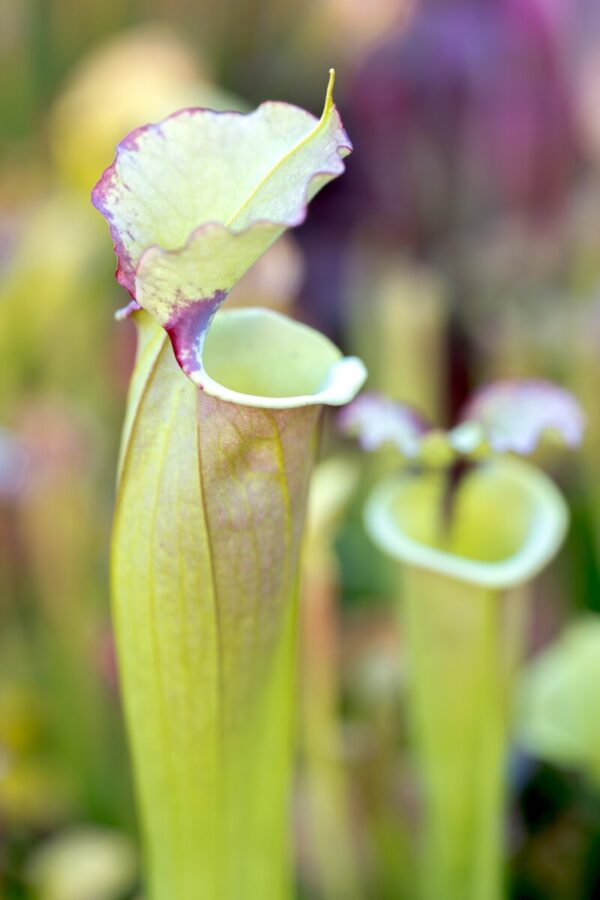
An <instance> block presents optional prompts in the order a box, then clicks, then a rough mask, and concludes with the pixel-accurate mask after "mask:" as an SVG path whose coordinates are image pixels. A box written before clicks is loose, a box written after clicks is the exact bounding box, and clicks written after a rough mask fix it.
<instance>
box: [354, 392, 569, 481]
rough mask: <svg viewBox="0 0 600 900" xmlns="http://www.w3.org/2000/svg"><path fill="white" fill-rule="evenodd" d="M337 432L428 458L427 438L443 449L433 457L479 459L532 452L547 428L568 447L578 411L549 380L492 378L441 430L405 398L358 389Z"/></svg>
mask: <svg viewBox="0 0 600 900" xmlns="http://www.w3.org/2000/svg"><path fill="white" fill-rule="evenodd" d="M337 421H338V426H339V428H340V431H342V433H344V434H347V435H351V436H352V437H356V438H357V440H358V442H359V444H360V446H361V447H362V449H363V450H377V449H378V448H379V447H381V446H383V445H384V444H392V445H394V446H395V447H396V449H397V450H399V451H400V453H401V455H402V456H403V457H404V458H405V459H407V460H420V461H422V462H426V461H427V458H428V457H427V454H428V446H429V449H431V439H432V438H433V439H435V440H436V444H437V446H436V447H434V449H435V450H437V451H439V449H440V448H441V447H442V445H443V446H444V447H445V448H446V450H447V452H446V453H443V454H442V455H441V456H440V455H439V452H438V454H437V458H438V460H439V459H441V460H442V462H444V463H448V464H449V463H451V462H453V461H454V460H456V459H457V458H460V457H466V458H471V457H474V458H479V457H480V456H482V455H486V454H488V453H489V452H490V451H491V452H492V453H518V454H519V455H521V456H527V455H529V454H530V453H533V451H534V450H535V448H536V447H537V445H538V444H539V442H540V440H541V439H542V437H543V436H544V435H545V434H547V433H548V432H551V433H553V434H555V435H558V436H559V437H560V438H561V439H562V440H563V442H564V443H565V444H566V446H568V447H576V446H578V445H579V444H580V443H581V440H582V438H583V430H584V427H585V417H584V414H583V411H582V409H581V407H580V405H579V403H578V402H577V400H576V399H575V397H573V395H572V394H570V393H569V392H568V391H566V390H565V389H564V388H561V387H559V386H558V385H556V384H552V382H550V381H542V380H541V379H522V380H519V379H515V380H512V381H497V382H494V383H493V384H489V385H487V386H485V387H483V388H480V389H479V390H478V391H476V392H475V393H474V394H473V396H472V397H471V399H470V400H469V402H468V403H467V405H466V406H465V408H464V410H463V412H462V414H461V416H460V421H459V424H457V425H456V426H455V427H454V428H452V429H450V430H449V431H442V430H441V429H437V428H434V426H433V425H432V424H431V423H430V422H429V421H428V420H427V419H426V418H425V417H424V416H422V415H421V414H420V413H418V412H417V411H416V410H414V409H413V408H412V407H411V406H408V405H407V404H405V403H398V402H397V401H395V400H390V399H388V398H387V397H383V396H382V395H380V394H377V393H365V394H361V395H360V396H359V397H357V398H356V400H354V401H353V402H352V403H350V404H349V405H348V406H347V407H345V409H344V410H343V411H342V412H341V413H340V414H339V416H338V420H337Z"/></svg>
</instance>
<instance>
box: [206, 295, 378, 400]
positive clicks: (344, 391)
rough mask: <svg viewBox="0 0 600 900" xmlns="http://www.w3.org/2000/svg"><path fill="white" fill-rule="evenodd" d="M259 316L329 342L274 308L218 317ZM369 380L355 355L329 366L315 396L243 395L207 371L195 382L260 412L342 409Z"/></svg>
mask: <svg viewBox="0 0 600 900" xmlns="http://www.w3.org/2000/svg"><path fill="white" fill-rule="evenodd" d="M257 313H260V314H261V316H265V317H269V318H273V319H280V320H285V321H286V322H287V323H293V325H294V327H295V328H297V329H298V331H299V333H302V332H304V333H312V334H318V335H319V336H320V337H321V338H323V340H327V338H325V337H324V335H322V334H321V333H320V332H318V331H316V330H315V329H313V328H311V327H310V326H309V325H304V324H303V323H302V322H296V321H295V320H294V319H290V317H289V316H285V315H283V314H282V313H279V312H276V311H275V310H271V309H263V308H261V307H244V308H240V309H229V310H223V311H220V312H219V315H221V316H223V315H226V316H237V317H238V318H244V317H245V316H254V315H256V314H257ZM332 346H333V345H332ZM366 378H367V369H366V367H365V364H364V363H363V362H362V360H360V359H359V358H358V357H356V356H341V355H340V358H339V359H338V360H336V361H335V362H333V363H332V365H331V366H330V367H329V370H328V371H327V374H326V376H325V378H324V380H323V382H322V383H321V385H320V387H319V389H318V390H317V391H315V392H314V393H312V394H299V395H297V396H293V397H262V396H259V395H257V394H244V393H241V392H240V391H234V390H232V389H231V388H228V387H226V386H225V385H223V384H220V383H219V382H218V381H215V379H214V378H212V377H211V376H210V375H209V374H208V372H207V371H206V370H205V369H202V370H201V371H199V372H198V373H197V375H196V377H193V378H192V380H193V382H194V384H195V385H196V386H197V387H198V388H200V389H201V390H203V391H204V392H205V393H207V394H208V395H209V396H211V397H216V398H217V399H219V400H225V401H226V402H227V403H237V404H239V405H241V406H252V407H258V408H260V409H295V408H297V407H299V406H321V405H323V406H343V405H344V404H346V403H349V402H350V400H353V399H354V397H355V396H356V395H357V393H358V392H359V390H360V389H361V387H362V386H363V384H364V383H365V381H366Z"/></svg>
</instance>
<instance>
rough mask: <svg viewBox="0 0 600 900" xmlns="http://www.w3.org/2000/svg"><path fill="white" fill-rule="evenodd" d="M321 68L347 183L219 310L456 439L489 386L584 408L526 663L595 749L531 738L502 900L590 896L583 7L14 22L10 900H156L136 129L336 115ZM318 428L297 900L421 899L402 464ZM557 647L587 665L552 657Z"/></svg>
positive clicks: (590, 573) (19, 2)
mask: <svg viewBox="0 0 600 900" xmlns="http://www.w3.org/2000/svg"><path fill="white" fill-rule="evenodd" d="M330 66H334V67H335V68H336V71H337V81H336V101H337V104H338V107H339V109H340V111H341V114H342V117H343V119H344V123H345V125H346V127H347V129H348V132H349V134H350V136H351V138H352V140H353V142H354V147H355V152H354V154H353V156H352V157H351V158H350V159H349V161H348V168H347V173H346V174H345V175H344V176H343V178H341V179H340V180H339V181H336V182H334V183H333V184H332V185H330V186H329V187H328V188H327V189H326V190H325V191H324V192H323V193H322V194H321V195H319V196H318V197H317V199H316V200H315V201H314V203H313V204H312V206H311V211H310V215H309V218H308V221H307V223H306V224H305V225H304V226H302V228H301V229H300V230H299V231H298V232H294V233H293V234H292V235H291V236H286V237H285V238H284V239H283V240H281V241H280V242H279V243H278V244H276V245H275V246H274V247H273V248H272V250H271V251H269V253H268V254H267V255H266V256H265V257H264V258H263V260H261V262H260V263H259V264H258V266H257V267H256V269H255V270H254V271H252V272H251V273H249V275H248V276H247V277H246V278H245V279H244V280H243V283H242V284H240V285H239V287H238V288H236V290H235V291H234V294H233V295H232V297H231V300H230V302H231V303H236V302H237V303H240V304H242V303H246V304H260V305H268V306H273V307H275V308H279V309H282V310H284V311H286V312H287V313H288V314H290V315H294V316H297V317H298V318H300V319H302V320H303V321H306V322H308V323H310V324H313V325H315V326H317V327H319V328H320V329H322V330H323V331H325V332H326V333H327V334H328V335H330V336H331V337H332V338H333V339H335V340H336V341H337V342H338V343H339V344H340V346H342V347H343V348H344V350H346V351H348V352H353V353H357V354H359V355H360V356H362V357H363V359H364V360H365V361H366V363H367V366H368V367H369V370H370V380H369V386H370V387H371V388H374V389H379V390H382V391H384V392H385V393H386V394H388V395H389V396H391V397H394V398H396V399H399V400H404V401H407V402H409V403H412V404H414V405H416V406H418V407H419V408H420V409H422V410H423V411H424V412H426V413H428V414H429V415H430V416H431V417H433V418H434V419H435V420H436V421H437V422H439V423H441V424H448V423H450V422H451V421H452V420H453V416H454V414H455V412H456V410H457V409H458V408H459V407H460V406H461V405H462V403H463V401H464V400H465V398H466V396H467V395H468V394H469V392H470V391H471V389H472V388H473V387H475V386H477V385H479V384H481V383H483V382H486V381H489V380H492V379H495V378H500V377H514V376H542V377H548V378H552V379H554V380H556V381H558V382H559V383H561V384H562V385H564V386H565V387H567V388H569V389H570V390H572V391H573V392H574V393H575V394H576V396H577V397H578V398H579V400H580V402H581V403H582V405H583V406H584V408H585V409H586V413H587V416H588V428H587V432H586V439H585V445H584V447H583V449H582V450H581V452H580V453H578V454H576V455H574V456H572V457H567V456H566V454H564V453H562V452H560V451H558V450H556V449H554V448H547V449H545V450H542V451H540V452H539V454H538V460H537V461H538V462H539V463H540V464H541V465H543V466H544V467H545V468H546V469H547V470H548V471H550V472H551V473H552V475H553V476H554V477H555V478H556V480H557V481H558V482H559V484H560V485H561V486H562V487H563V489H564V491H565V493H566V496H567V499H568V502H569V505H570V507H571V513H572V525H571V530H570V534H569V538H568V542H567V546H566V548H565V549H564V550H563V552H562V554H561V556H560V558H559V559H558V561H557V562H556V563H555V564H554V565H553V567H552V569H551V571H549V572H547V573H546V574H545V575H544V576H543V577H542V578H540V579H539V580H538V582H537V584H536V586H535V590H534V596H533V597H532V609H531V623H530V635H529V642H528V648H527V656H528V660H530V662H529V663H528V665H531V666H533V665H534V662H533V661H534V660H535V661H536V663H537V664H539V661H540V659H544V660H545V661H546V662H547V660H548V658H549V659H550V663H548V665H550V666H552V665H554V663H556V666H558V667H559V668H560V666H566V667H567V669H568V670H569V673H570V675H569V678H570V681H569V679H566V680H567V682H568V683H569V684H574V685H576V687H575V688H574V689H573V690H574V691H575V694H573V693H571V694H569V693H568V692H567V697H566V700H565V701H564V703H565V704H566V708H567V711H568V710H569V709H570V706H571V705H572V704H573V703H574V702H575V701H574V699H573V698H574V696H576V698H577V703H578V705H579V708H580V716H579V721H580V722H584V723H587V724H588V725H590V723H591V725H590V727H589V728H587V730H586V729H585V728H583V727H582V731H581V734H579V733H577V734H576V735H575V738H576V740H575V743H577V741H579V744H577V747H578V749H577V752H573V753H572V754H571V755H570V756H569V755H568V754H567V755H566V757H565V754H562V755H561V754H559V753H556V752H555V751H554V748H553V746H552V744H551V742H550V745H549V746H547V747H546V746H544V745H543V742H541V743H540V745H539V746H537V747H534V748H533V749H532V747H531V746H530V745H528V742H527V740H525V739H520V737H519V728H518V726H517V727H516V732H515V741H514V749H513V752H512V755H511V771H510V786H511V797H510V810H509V822H508V854H509V857H508V863H509V870H510V892H511V897H513V898H520V900H538V898H540V900H541V898H543V900H563V898H564V900H588V898H589V900H591V898H594V897H598V896H600V797H599V793H598V790H599V786H600V777H599V773H600V728H598V726H596V727H595V729H594V727H592V726H593V724H594V723H595V722H596V721H597V719H598V717H599V716H600V637H599V635H598V628H597V623H598V619H597V618H596V616H598V614H599V613H600V556H599V554H600V403H599V398H600V5H599V4H598V0H414V2H410V0H368V2H366V0H260V2H259V0H221V2H219V3H214V2H210V0H196V2H192V0H170V2H169V3H166V2H164V0H0V897H2V898H3V900H4V898H6V900H22V898H37V900H133V898H138V897H139V890H140V881H139V870H138V844H137V831H136V824H135V816H134V811H133V803H132V794H131V786H130V773H129V762H128V758H127V751H126V746H125V741H124V736H123V726H122V721H121V713H120V709H119V696H118V686H117V675H116V667H115V660H114V654H113V645H112V639H111V629H110V619H109V597H108V562H107V560H108V547H109V536H110V522H111V514H112V503H113V498H114V472H115V466H116V454H117V449H118V440H119V432H120V426H121V421H122V417H123V410H124V404H125V396H126V390H127V384H128V378H129V373H130V371H131V366H132V361H133V353H134V349H135V337H134V334H133V326H132V325H131V324H130V323H127V322H126V323H121V324H117V323H115V321H114V320H113V312H114V311H115V310H116V309H117V308H118V307H119V306H121V305H123V304H124V302H125V298H124V295H123V292H122V291H121V289H120V288H119V287H118V286H117V284H116V282H115V281H114V277H113V271H114V257H113V252H112V247H111V244H110V240H109V238H108V234H107V231H106V228H105V225H104V222H102V220H101V218H100V216H99V215H98V214H97V213H96V212H95V210H93V208H92V206H91V203H90V199H89V194H90V190H91V188H92V187H93V185H94V183H95V181H96V180H97V178H98V177H99V175H100V174H101V172H102V170H103V169H104V168H105V167H106V166H108V165H109V164H110V162H111V161H112V158H113V153H114V146H115V144H116V142H117V141H118V140H119V139H120V138H121V137H123V135H124V134H125V133H126V132H127V131H129V130H130V129H131V128H133V127H135V126H137V125H139V124H142V123H145V122H148V121H153V120H157V119H159V118H161V117H163V116H165V115H167V114H168V113H170V112H172V111H174V110H175V109H178V108H181V107H183V106H189V105H201V106H209V107H214V108H219V109H225V108H235V109H241V110H245V109H250V108H252V107H253V106H254V105H256V104H257V103H258V102H260V101H262V100H264V99H286V100H289V101H292V102H295V103H298V104H300V105H302V106H305V107H306V108H308V109H310V110H312V111H313V112H315V113H317V114H318V113H319V111H320V108H321V106H322V102H323V96H324V91H325V87H326V81H327V71H328V68H329V67H330ZM329 426H330V427H328V429H327V430H326V435H325V440H324V450H323V455H324V457H326V459H325V461H324V462H323V463H322V464H321V466H320V468H319V471H318V472H317V476H316V479H315V484H314V490H313V496H312V498H311V515H310V519H309V539H308V541H307V547H306V554H305V556H306V558H305V575H304V587H303V602H302V622H301V624H302V646H301V653H302V662H303V666H302V678H301V682H300V685H299V697H298V720H299V738H298V777H297V785H296V790H295V799H294V832H295V847H296V856H297V867H296V868H297V883H298V897H299V898H302V900H359V898H368V900H388V898H390V900H391V898H395V900H397V898H400V900H403V898H407V900H412V898H414V888H412V889H411V885H414V866H415V847H414V842H413V838H412V835H413V831H414V821H415V818H418V806H419V797H418V787H417V785H416V779H415V773H414V766H413V763H412V760H411V757H410V753H409V751H408V747H407V734H406V716H405V712H404V691H405V686H406V681H407V673H406V666H405V659H404V653H403V641H402V628H401V625H400V626H399V625H398V623H397V620H396V613H395V605H394V597H395V593H396V577H395V572H394V570H393V566H391V565H390V563H389V562H387V561H386V560H384V559H383V558H382V557H380V556H379V554H378V553H377V551H375V549H374V548H373V547H372V546H371V545H370V543H369V541H368V539H367V537H366V535H365V533H364V531H363V528H362V524H361V508H362V502H363V499H364V496H365V493H366V491H367V490H368V488H369V486H370V485H371V484H372V483H373V482H374V480H376V479H377V478H378V477H380V475H381V474H382V473H383V472H384V471H385V470H386V469H389V468H390V467H393V466H395V465H397V460H394V458H393V456H391V455H390V456H389V457H388V454H385V453H384V454H382V455H381V456H378V457H373V458H369V459H367V458H363V459H361V458H360V457H359V455H358V453H357V451H356V450H355V448H354V447H353V446H352V444H351V442H343V441H342V440H341V439H340V438H339V436H337V435H336V433H335V427H334V425H333V423H332V422H330V423H329ZM572 628H577V629H580V631H579V632H578V633H579V634H580V636H581V634H583V635H584V638H583V639H584V640H585V641H588V644H586V646H588V647H589V652H587V655H586V654H585V653H583V652H580V651H579V650H578V649H577V648H576V649H575V650H574V651H573V644H572V643H571V644H570V645H569V647H570V648H571V650H569V649H568V648H567V650H564V647H563V644H562V643H561V641H563V640H564V635H565V634H568V633H569V629H572ZM577 646H579V645H577ZM563 651H564V652H563ZM549 654H550V656H548V655H549ZM569 654H570V655H569ZM586 666H587V668H586ZM569 667H570V668H569ZM571 670H573V672H572V671H571ZM561 671H562V670H561ZM563 681H564V679H563ZM561 683H562V682H561ZM532 714H533V713H532ZM590 760H591V761H592V762H590ZM332 847H333V848H335V852H331V848H332ZM324 850H325V851H328V852H324Z"/></svg>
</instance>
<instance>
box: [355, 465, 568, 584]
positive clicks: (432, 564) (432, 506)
mask: <svg viewBox="0 0 600 900" xmlns="http://www.w3.org/2000/svg"><path fill="white" fill-rule="evenodd" d="M444 490H445V483H444V480H443V476H442V475H441V474H440V473H439V472H431V473H429V472H428V473H424V474H419V475H411V474H403V475H399V476H393V477H391V478H387V479H385V481H384V482H382V483H381V484H379V485H378V486H377V487H376V489H375V490H374V492H373V493H372V495H371V497H370V498H369V500H368V502H367V507H366V512H365V521H366V527H367V530H368V531H369V533H370V535H371V537H372V538H373V539H374V540H375V542H376V543H377V544H378V545H379V546H380V547H381V548H382V549H383V550H385V551H386V552H388V553H390V554H391V555H392V556H395V557H396V558H398V559H400V560H401V561H402V562H404V563H406V564H408V565H413V566H417V567H419V568H423V569H427V570H430V571H433V572H437V573H439V574H442V575H446V576H448V577H451V578H456V579H459V580H461V581H465V582H469V583H473V584H477V585H480V586H487V587H491V588H508V587H512V586H515V585H517V584H520V583H523V582H525V581H528V580H529V579H530V578H532V577H533V576H534V575H536V574H537V573H538V572H539V571H540V570H541V569H542V568H543V567H544V565H545V564H546V563H547V562H549V560H550V559H551V558H552V557H553V556H554V554H555V553H556V551H557V550H558V548H559V547H560V544H561V543H562V540H563V538H564V535H565V532H566V528H567V521H568V514H567V509H566V505H565V502H564V500H563V498H562V496H561V494H560V492H559V491H558V490H557V488H556V487H555V486H554V484H553V483H552V482H551V481H550V480H549V479H548V478H547V477H546V476H545V475H544V474H543V473H541V472H539V471H538V470H537V469H535V468H534V467H533V466H530V465H528V464H527V463H524V462H520V461H518V460H515V459H501V460H500V459H499V460H492V461H490V462H488V463H486V464H484V465H481V466H478V467H477V468H475V469H474V470H473V471H472V472H470V473H468V474H467V475H466V476H465V478H464V482H463V483H462V484H461V485H460V487H459V489H458V491H457V495H456V497H455V501H454V506H453V510H452V516H451V519H450V520H449V521H447V522H445V521H444V513H443V492H444Z"/></svg>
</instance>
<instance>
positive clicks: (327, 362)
mask: <svg viewBox="0 0 600 900" xmlns="http://www.w3.org/2000/svg"><path fill="white" fill-rule="evenodd" d="M202 369H203V371H202V375H201V384H200V385H199V386H200V387H201V388H202V389H203V390H205V391H206V393H207V394H210V395H211V396H213V397H217V398H219V399H221V400H226V401H229V402H231V403H239V404H242V405H244V406H257V407H262V408H271V409H286V408H293V407H298V406H309V405H313V404H325V405H329V406H342V405H343V404H345V403H348V402H349V401H350V400H352V398H353V397H354V396H356V394H357V393H358V391H359V390H360V388H361V387H362V385H363V383H364V381H365V378H366V374H367V373H366V369H365V367H364V365H363V363H362V362H361V361H360V360H359V359H357V358H356V357H344V356H342V354H341V352H340V351H339V350H338V348H337V347H336V346H335V345H334V344H332V343H331V341H330V340H328V338H326V337H325V336H324V335H322V334H320V333H319V332H318V331H315V330H314V329H313V328H310V327H309V326H307V325H303V324H301V323H299V322H296V321H294V320H293V319H290V318H288V317H287V316H284V315H282V314H281V313H277V312H274V311H273V310H266V309H260V308H245V309H232V310H223V311H220V312H218V313H217V315H216V316H215V318H214V320H213V322H212V324H211V326H210V328H209V330H208V333H207V336H206V340H205V342H204V346H203V349H202Z"/></svg>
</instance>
